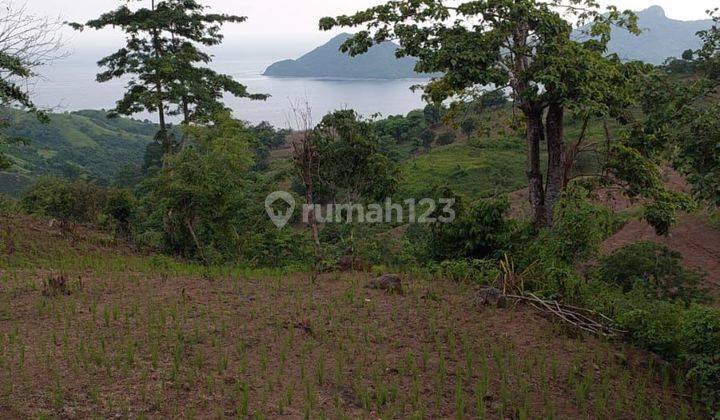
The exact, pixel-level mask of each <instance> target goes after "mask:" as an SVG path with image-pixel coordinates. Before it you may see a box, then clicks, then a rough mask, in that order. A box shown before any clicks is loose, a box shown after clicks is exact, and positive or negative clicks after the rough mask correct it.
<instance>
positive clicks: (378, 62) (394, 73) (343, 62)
mask: <svg viewBox="0 0 720 420" xmlns="http://www.w3.org/2000/svg"><path fill="white" fill-rule="evenodd" d="M351 36H352V35H351V34H349V33H342V34H339V35H336V36H334V37H333V38H332V39H330V40H329V41H328V42H327V43H325V44H323V45H321V46H319V47H317V48H315V49H313V50H312V51H310V52H308V53H307V54H304V55H302V56H301V57H300V58H298V59H295V60H293V59H287V60H281V61H278V62H275V63H273V64H271V65H270V66H269V67H268V68H267V69H266V70H265V72H264V73H263V75H265V76H273V77H317V78H342V79H414V78H427V77H428V76H427V75H423V74H419V73H416V72H415V63H416V60H415V59H414V58H411V57H403V58H397V57H396V55H395V51H396V50H397V48H398V46H397V45H396V44H394V43H392V42H383V43H381V44H379V45H375V46H373V47H372V48H370V50H368V52H367V53H365V54H361V55H359V56H356V57H350V56H349V55H347V54H345V53H342V52H340V46H341V45H342V44H343V43H344V42H345V41H346V40H347V39H348V38H350V37H351Z"/></svg>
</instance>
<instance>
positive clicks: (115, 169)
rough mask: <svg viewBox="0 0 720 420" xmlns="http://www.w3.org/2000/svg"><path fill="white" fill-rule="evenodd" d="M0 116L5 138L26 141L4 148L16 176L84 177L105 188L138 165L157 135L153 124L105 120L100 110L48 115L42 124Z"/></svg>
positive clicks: (20, 115)
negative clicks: (10, 158) (127, 169)
mask: <svg viewBox="0 0 720 420" xmlns="http://www.w3.org/2000/svg"><path fill="white" fill-rule="evenodd" d="M1 114H2V118H3V119H5V120H7V121H8V124H9V126H8V127H7V128H6V130H5V132H6V134H7V135H8V136H11V137H13V138H27V139H30V140H31V141H29V142H27V143H17V144H13V145H8V146H7V147H6V148H5V150H6V151H7V154H8V155H9V156H11V157H12V160H13V163H14V165H13V168H12V170H14V171H17V174H18V175H17V176H22V174H31V175H33V176H40V175H52V176H58V177H70V178H75V179H77V178H88V179H94V180H97V181H98V183H100V184H104V185H107V184H110V183H111V182H112V181H113V178H114V176H115V175H116V174H117V173H119V172H120V171H121V170H122V169H123V168H127V167H128V165H129V167H132V168H139V167H140V166H141V165H142V163H143V155H144V152H145V148H146V147H147V145H148V144H154V143H151V142H152V138H153V135H154V134H155V132H156V131H157V125H156V124H152V123H150V122H143V121H136V120H131V119H126V118H113V119H109V118H107V115H106V113H105V112H103V111H78V112H72V113H62V114H48V116H49V117H50V121H49V122H48V123H47V124H44V123H41V122H39V121H37V119H36V118H35V117H33V116H31V115H28V114H26V113H24V112H20V111H16V110H10V109H4V110H3V111H2V112H1ZM72 172H74V173H72ZM4 183H5V182H4V181H3V184H4ZM6 185H8V184H5V185H3V186H2V187H0V190H4V187H5V186H6ZM18 189H21V188H18ZM13 190H14V189H13ZM4 191H6V192H7V193H13V192H14V191H10V190H9V189H8V190H4Z"/></svg>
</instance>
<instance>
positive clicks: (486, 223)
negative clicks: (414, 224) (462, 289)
mask: <svg viewBox="0 0 720 420" xmlns="http://www.w3.org/2000/svg"><path fill="white" fill-rule="evenodd" d="M509 207H510V202H509V200H508V199H507V197H505V198H502V199H498V200H480V201H477V202H476V203H474V204H473V205H472V206H471V207H470V208H469V209H462V208H461V209H459V210H458V216H457V218H456V219H455V221H453V222H451V223H438V224H435V225H433V226H432V229H431V232H432V233H431V235H430V238H429V239H430V247H429V249H430V250H431V255H432V258H433V259H434V260H435V261H443V260H459V259H466V258H470V259H486V258H500V257H501V256H502V255H503V254H504V253H505V252H506V251H507V250H508V249H509V247H510V241H511V238H512V235H513V231H514V227H515V224H514V222H512V221H509V220H507V219H505V212H506V211H507V210H508V208H509Z"/></svg>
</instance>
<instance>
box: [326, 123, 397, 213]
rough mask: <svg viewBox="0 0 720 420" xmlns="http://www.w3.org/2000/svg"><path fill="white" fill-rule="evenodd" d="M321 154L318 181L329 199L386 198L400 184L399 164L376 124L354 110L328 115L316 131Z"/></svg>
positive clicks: (342, 200) (334, 200)
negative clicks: (386, 150)
mask: <svg viewBox="0 0 720 420" xmlns="http://www.w3.org/2000/svg"><path fill="white" fill-rule="evenodd" d="M313 141H314V142H315V144H316V148H317V152H318V155H319V169H318V174H317V180H316V182H315V185H316V189H317V192H318V193H319V196H318V198H322V199H324V200H325V201H327V202H339V203H343V202H353V201H354V200H359V199H369V200H376V201H382V200H384V199H385V198H386V197H389V196H390V195H391V194H392V193H393V192H394V191H395V189H396V187H397V167H396V165H395V162H393V161H392V160H391V159H390V158H388V156H386V155H384V154H382V153H381V147H380V146H381V144H380V138H379V137H378V135H377V133H376V131H375V129H374V127H373V125H372V124H371V123H369V122H367V121H363V120H361V119H360V118H359V117H358V115H357V113H355V111H352V110H347V111H336V112H334V113H331V114H328V115H326V116H325V117H324V118H323V119H322V121H321V122H320V124H319V125H318V126H317V127H316V128H315V130H314V132H313Z"/></svg>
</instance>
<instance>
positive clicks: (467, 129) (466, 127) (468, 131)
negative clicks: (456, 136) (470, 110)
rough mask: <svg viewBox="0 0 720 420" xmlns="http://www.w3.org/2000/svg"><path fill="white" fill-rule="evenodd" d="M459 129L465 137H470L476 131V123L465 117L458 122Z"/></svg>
mask: <svg viewBox="0 0 720 420" xmlns="http://www.w3.org/2000/svg"><path fill="white" fill-rule="evenodd" d="M460 129H461V130H462V132H463V134H465V136H466V137H470V136H472V135H473V134H475V132H476V131H477V123H476V122H475V120H474V119H472V118H467V119H465V120H463V122H461V123H460Z"/></svg>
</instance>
